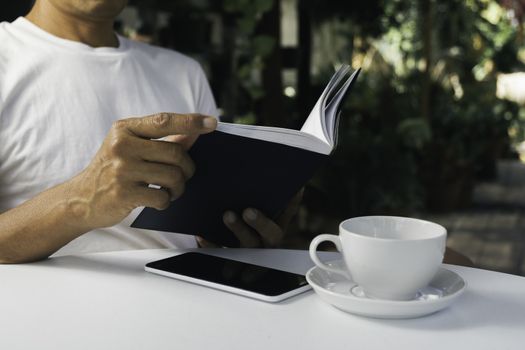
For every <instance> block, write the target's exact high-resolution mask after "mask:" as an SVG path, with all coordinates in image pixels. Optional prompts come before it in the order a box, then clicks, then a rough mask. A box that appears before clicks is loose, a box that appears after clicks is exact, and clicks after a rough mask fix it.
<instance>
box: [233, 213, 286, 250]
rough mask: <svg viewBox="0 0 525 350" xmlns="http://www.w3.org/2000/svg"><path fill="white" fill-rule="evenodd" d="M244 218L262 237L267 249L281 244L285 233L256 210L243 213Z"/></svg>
mask: <svg viewBox="0 0 525 350" xmlns="http://www.w3.org/2000/svg"><path fill="white" fill-rule="evenodd" d="M242 217H243V219H244V221H246V223H247V224H248V225H250V226H251V227H252V228H253V229H254V230H255V231H257V233H258V234H259V235H260V236H261V239H262V241H263V244H264V246H265V247H267V248H275V247H278V246H279V245H280V244H281V241H282V239H283V237H284V232H283V230H282V228H281V227H279V225H277V224H276V223H275V222H274V221H273V220H271V219H269V218H267V217H266V216H265V215H264V214H263V213H261V212H260V211H258V210H256V209H252V208H248V209H246V210H244V211H243V213H242Z"/></svg>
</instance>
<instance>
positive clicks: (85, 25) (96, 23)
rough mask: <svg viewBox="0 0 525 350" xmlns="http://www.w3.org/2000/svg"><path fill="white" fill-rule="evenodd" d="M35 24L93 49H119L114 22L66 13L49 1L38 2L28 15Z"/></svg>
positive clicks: (60, 36)
mask: <svg viewBox="0 0 525 350" xmlns="http://www.w3.org/2000/svg"><path fill="white" fill-rule="evenodd" d="M26 18H27V19H28V20H29V21H31V22H32V23H33V24H35V25H37V26H38V27H40V28H42V29H43V30H45V31H46V32H48V33H50V34H53V35H55V36H57V37H59V38H62V39H67V40H73V41H78V42H81V43H84V44H86V45H89V46H91V47H118V45H119V43H118V39H117V37H116V36H115V33H114V31H113V20H92V19H87V18H80V17H77V16H75V15H73V14H70V13H66V12H65V11H62V10H61V9H59V8H57V7H56V6H54V5H52V4H51V3H50V2H48V1H37V2H36V4H35V6H33V8H32V9H31V11H30V12H29V13H28V14H27V15H26Z"/></svg>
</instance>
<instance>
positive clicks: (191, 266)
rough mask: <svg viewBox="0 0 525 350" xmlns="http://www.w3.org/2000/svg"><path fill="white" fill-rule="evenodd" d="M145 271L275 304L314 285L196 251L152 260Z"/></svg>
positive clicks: (299, 279) (265, 268)
mask: <svg viewBox="0 0 525 350" xmlns="http://www.w3.org/2000/svg"><path fill="white" fill-rule="evenodd" d="M145 270H146V271H147V272H151V273H155V274H158V275H162V276H166V277H172V278H176V279H179V280H183V281H187V282H192V283H196V284H200V285H203V286H206V287H211V288H215V289H219V290H223V291H226V292H230V293H234V294H238V295H242V296H245V297H250V298H253V299H258V300H262V301H266V302H272V303H274V302H278V301H281V300H284V299H287V298H290V297H291V296H294V295H297V294H299V293H302V292H305V291H307V290H309V289H310V288H311V287H310V285H309V284H308V282H307V281H306V278H305V277H304V276H302V275H298V274H295V273H291V272H285V271H281V270H276V269H272V268H268V267H263V266H258V265H253V264H248V263H244V262H240V261H235V260H230V259H225V258H220V257H216V256H212V255H207V254H202V253H196V252H189V253H183V254H180V255H176V256H173V257H171V258H167V259H163V260H158V261H153V262H150V263H148V264H146V266H145Z"/></svg>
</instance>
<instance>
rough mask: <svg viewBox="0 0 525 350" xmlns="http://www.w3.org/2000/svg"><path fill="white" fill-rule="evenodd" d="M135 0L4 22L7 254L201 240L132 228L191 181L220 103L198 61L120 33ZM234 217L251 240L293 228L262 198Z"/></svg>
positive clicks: (265, 240)
mask: <svg viewBox="0 0 525 350" xmlns="http://www.w3.org/2000/svg"><path fill="white" fill-rule="evenodd" d="M125 5H126V0H37V1H36V3H35V5H34V6H33V8H32V9H31V11H30V13H29V14H28V15H27V16H26V17H25V18H23V17H20V18H18V19H17V20H15V21H14V22H13V23H1V24H0V43H1V50H0V213H1V214H0V263H19V262H27V261H34V260H38V259H42V258H45V257H48V256H50V255H52V254H57V255H60V254H73V253H84V252H94V251H108V250H117V249H140V248H163V247H180V248H187V247H196V246H197V242H196V240H195V237H193V236H188V235H177V234H169V233H161V232H153V231H147V230H137V229H131V228H129V224H130V223H131V221H132V220H133V218H134V217H135V216H136V215H138V210H140V207H142V206H149V207H153V208H157V209H163V208H166V207H167V206H168V204H169V202H170V200H173V199H176V198H177V197H179V196H180V195H181V194H182V193H183V191H184V183H185V182H186V181H187V180H188V179H189V178H191V176H192V175H193V173H194V171H195V168H194V164H193V162H192V160H191V159H190V158H189V157H188V155H187V153H186V150H187V149H188V148H189V147H190V146H191V145H192V143H193V142H194V141H195V140H196V138H197V137H198V135H199V134H203V133H208V132H211V131H213V130H214V129H215V127H216V125H217V121H216V118H215V117H216V113H217V112H216V106H215V102H214V99H213V96H212V94H211V91H210V88H209V85H208V83H207V80H206V78H205V76H204V73H203V71H202V69H201V67H200V66H199V64H198V63H196V62H195V61H194V60H192V59H190V58H188V57H185V56H183V55H181V54H179V53H176V52H174V51H169V50H165V49H161V48H156V47H152V46H149V45H145V44H141V43H136V42H132V41H129V40H126V39H125V38H122V37H118V36H116V35H115V34H114V32H113V21H114V19H115V17H116V16H117V15H118V14H119V12H120V11H121V10H122V9H123V8H124V6H125ZM167 112H169V113H167ZM173 112H177V113H173ZM131 116H136V117H133V118H130V117H131ZM160 138H164V141H160V140H158V139H160ZM170 141H171V142H170ZM148 184H156V185H159V186H162V187H161V188H160V189H156V188H150V187H148ZM292 207H293V206H292ZM292 209H293V208H292ZM292 212H293V210H292ZM287 217H289V215H287ZM224 220H225V223H226V225H227V226H228V227H230V228H231V230H232V231H233V233H234V234H235V235H236V236H237V237H238V238H239V240H240V242H241V245H242V246H244V247H255V246H276V245H278V244H279V242H280V241H281V239H282V237H283V229H281V227H280V226H278V225H277V223H275V222H273V221H271V220H269V219H268V218H266V217H265V216H264V215H263V214H262V213H260V212H259V211H257V210H256V209H253V208H248V209H247V210H245V211H244V212H243V213H242V218H241V217H238V215H236V214H235V213H232V212H228V213H225V216H224ZM200 243H201V245H205V246H208V245H209V243H207V242H205V241H203V240H200Z"/></svg>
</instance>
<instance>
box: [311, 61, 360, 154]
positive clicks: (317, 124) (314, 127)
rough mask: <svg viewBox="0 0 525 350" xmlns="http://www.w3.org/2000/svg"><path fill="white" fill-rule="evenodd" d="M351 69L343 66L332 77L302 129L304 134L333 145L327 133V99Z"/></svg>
mask: <svg viewBox="0 0 525 350" xmlns="http://www.w3.org/2000/svg"><path fill="white" fill-rule="evenodd" d="M349 69H350V67H349V66H348V65H343V66H341V68H339V70H338V71H337V72H336V73H335V74H334V75H333V76H332V78H331V79H330V81H329V82H328V84H327V85H326V88H325V89H324V91H323V93H322V94H321V96H320V97H319V99H318V100H317V103H316V104H315V106H314V108H313V109H312V111H311V112H310V114H309V116H308V118H307V119H306V121H305V122H304V124H303V127H302V128H301V131H302V132H305V133H308V134H310V135H313V136H315V137H317V138H318V139H320V140H322V141H323V142H325V143H326V144H328V145H331V142H330V138H329V134H328V132H327V131H326V122H325V120H324V119H325V113H324V109H325V105H326V100H327V97H328V96H329V95H330V94H331V93H332V92H333V90H334V88H335V87H336V86H337V85H338V84H339V83H340V82H341V79H343V77H344V76H345V75H346V73H347V72H348V70H349Z"/></svg>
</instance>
